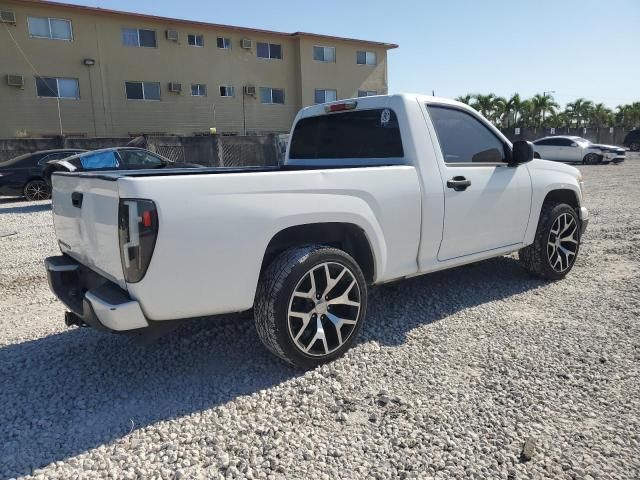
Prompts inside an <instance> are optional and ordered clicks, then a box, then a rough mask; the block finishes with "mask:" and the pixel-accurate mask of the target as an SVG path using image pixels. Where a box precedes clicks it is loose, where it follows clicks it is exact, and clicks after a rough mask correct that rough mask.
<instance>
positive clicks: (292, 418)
mask: <svg viewBox="0 0 640 480" xmlns="http://www.w3.org/2000/svg"><path fill="white" fill-rule="evenodd" d="M582 170H583V172H584V174H585V178H586V184H587V204H588V206H589V207H590V209H591V212H592V215H593V217H592V221H591V225H590V226H589V230H588V233H587V235H586V238H585V243H584V245H583V249H582V251H581V254H580V258H579V259H578V262H577V264H576V267H575V269H574V271H573V272H572V273H571V275H570V276H569V277H568V278H567V279H566V280H564V281H561V282H556V283H549V282H544V281H541V280H537V279H534V278H531V277H529V276H528V275H527V274H526V273H525V272H524V271H523V270H522V269H521V268H520V267H519V265H518V264H517V262H516V261H515V260H514V259H513V258H508V257H504V258H500V259H495V260H491V261H487V262H483V263H481V264H477V265H473V266H468V267H463V268H459V269H456V270H453V271H447V272H441V273H437V274H433V275H429V276H426V277H421V278H415V279H413V280H410V281H406V282H402V283H398V284H395V285H390V286H386V287H382V288H379V289H377V291H376V292H375V293H374V294H373V295H372V297H371V300H370V314H369V317H368V319H367V323H366V325H365V327H364V329H363V332H362V336H361V341H360V342H359V343H358V344H357V346H356V347H355V348H354V349H353V350H351V351H350V352H349V353H348V354H347V355H346V356H345V357H343V358H342V359H340V360H338V361H336V362H334V363H332V364H330V365H327V366H324V367H322V368H320V369H317V370H315V371H312V372H306V373H304V372H300V371H296V370H292V369H290V368H289V367H287V366H286V365H284V364H283V363H282V362H280V361H279V360H277V359H276V358H274V357H273V356H271V355H270V354H268V353H267V352H266V350H265V349H264V348H263V347H262V345H261V344H260V343H259V341H258V338H257V336H256V334H255V332H254V327H253V323H252V321H251V320H237V319H233V318H226V319H222V320H216V319H214V320H212V321H208V322H207V321H202V320H201V321H196V322H192V323H190V324H189V325H185V326H184V327H182V328H180V329H179V330H177V331H175V332H173V333H171V334H170V335H169V336H168V338H162V339H160V340H157V341H155V342H152V343H149V342H141V341H140V339H136V338H131V337H128V336H117V335H106V334H101V333H98V332H95V331H93V330H90V329H67V328H66V327H64V324H63V318H62V315H63V311H64V308H63V306H62V305H61V304H60V303H59V302H58V301H57V300H56V299H55V298H54V297H53V295H52V294H51V293H49V289H48V287H47V284H46V279H45V276H44V270H43V267H42V259H43V258H44V257H46V256H47V255H52V254H56V253H57V246H56V242H55V237H54V233H53V228H52V226H51V212H50V210H49V206H48V204H47V203H27V202H22V201H16V200H12V199H0V478H7V477H19V476H29V475H33V476H34V477H35V478H61V479H62V478H63V479H71V478H91V477H110V478H145V479H146V478H203V479H204V478H218V477H219V478H314V479H336V478H349V479H356V478H363V479H365V478H366V479H370V478H421V479H422V478H432V477H433V478H442V479H444V478H479V479H496V478H503V479H507V478H509V479H530V478H562V479H564V478H566V479H585V480H591V479H614V478H615V479H631V478H638V477H640V367H639V365H640V325H639V324H638V319H639V317H640V286H639V282H638V280H639V279H640V213H638V212H639V211H640V190H639V187H638V185H639V184H640V158H639V157H636V158H630V159H628V160H627V162H626V163H625V164H623V165H620V166H611V165H609V166H598V167H591V168H587V167H585V168H583V169H582ZM12 232H16V234H15V235H9V236H5V235H7V234H8V233H12ZM174 280H175V279H167V281H174Z"/></svg>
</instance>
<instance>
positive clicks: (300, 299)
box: [254, 245, 367, 369]
mask: <svg viewBox="0 0 640 480" xmlns="http://www.w3.org/2000/svg"><path fill="white" fill-rule="evenodd" d="M366 310H367V284H366V282H365V279H364V275H363V274H362V271H361V270H360V267H359V266H358V264H357V263H356V262H355V260H354V259H353V258H352V257H351V256H350V255H348V254H347V253H345V252H343V251H342V250H338V249H336V248H331V247H327V246H322V245H309V246H304V247H298V248H292V249H289V250H287V251H285V252H283V253H282V254H280V256H278V257H277V258H276V259H275V260H274V261H273V262H272V263H271V265H269V266H268V267H267V269H266V270H265V271H264V273H263V274H262V276H261V279H260V283H259V285H258V290H257V292H256V301H255V307H254V311H255V322H256V329H257V331H258V335H259V336H260V339H261V340H262V342H263V343H264V344H265V346H266V347H267V348H268V349H269V350H270V351H271V352H273V353H274V354H275V355H277V356H278V357H280V358H282V359H283V360H285V361H287V362H289V363H291V364H292V365H295V366H297V367H301V368H305V369H309V368H313V367H315V366H317V365H320V364H322V363H326V362H328V361H331V360H333V359H335V358H337V357H339V356H340V355H342V354H343V353H344V352H345V351H346V350H348V349H349V347H351V345H352V344H353V342H354V341H355V339H356V336H357V334H358V332H359V331H360V328H361V327H362V322H363V320H364V317H365V315H366Z"/></svg>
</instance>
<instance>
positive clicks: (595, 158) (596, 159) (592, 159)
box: [582, 153, 602, 165]
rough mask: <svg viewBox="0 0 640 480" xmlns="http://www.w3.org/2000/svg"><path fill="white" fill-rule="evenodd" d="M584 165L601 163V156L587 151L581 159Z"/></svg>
mask: <svg viewBox="0 0 640 480" xmlns="http://www.w3.org/2000/svg"><path fill="white" fill-rule="evenodd" d="M582 163H584V164H585V165H597V164H598V163H602V157H601V156H600V155H598V154H597V153H587V154H586V155H585V156H584V159H583V160H582Z"/></svg>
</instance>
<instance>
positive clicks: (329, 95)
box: [315, 88, 338, 103]
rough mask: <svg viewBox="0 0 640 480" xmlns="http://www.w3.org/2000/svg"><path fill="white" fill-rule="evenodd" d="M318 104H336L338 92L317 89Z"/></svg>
mask: <svg viewBox="0 0 640 480" xmlns="http://www.w3.org/2000/svg"><path fill="white" fill-rule="evenodd" d="M315 99H316V103H327V102H335V101H336V100H337V99H338V91H337V90H321V89H318V88H316V95H315Z"/></svg>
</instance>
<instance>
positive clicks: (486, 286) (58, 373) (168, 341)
mask: <svg viewBox="0 0 640 480" xmlns="http://www.w3.org/2000/svg"><path fill="white" fill-rule="evenodd" d="M541 285H544V282H542V281H538V280H536V279H532V278H531V277H530V276H528V275H527V274H526V273H525V272H524V271H523V270H522V269H521V268H520V267H519V266H518V265H517V262H516V261H515V260H513V259H510V258H499V259H494V260H490V261H486V262H483V263H480V264H476V265H471V266H467V267H461V268H458V269H455V270H450V271H446V272H439V273H435V274H432V275H429V276H425V277H419V278H415V279H412V280H408V281H405V282H401V283H397V284H393V285H388V286H384V287H381V288H379V289H377V290H376V291H375V292H374V293H373V294H372V296H371V300H370V304H369V316H368V319H367V324H366V325H365V328H364V329H363V335H362V337H363V338H362V340H361V342H366V341H370V340H376V341H378V342H380V343H384V344H388V345H396V344H400V343H402V342H404V341H405V337H406V334H407V333H408V332H409V331H410V330H412V329H413V328H415V327H417V326H419V325H425V324H430V323H433V322H435V321H437V320H440V319H442V318H445V317H447V316H448V315H451V314H453V313H456V312H458V311H461V310H463V309H467V308H471V307H474V306H476V305H479V304H482V303H485V302H490V301H494V300H499V299H502V298H505V297H509V296H511V295H515V294H518V293H521V292H524V291H527V290H531V289H533V288H537V287H539V286H541ZM60 321H62V309H60ZM299 375H301V372H300V371H296V370H294V369H291V368H289V367H288V366H286V365H285V364H284V363H283V362H281V361H279V360H278V359H276V358H275V357H273V356H272V355H271V354H269V353H268V352H267V351H266V349H265V348H263V347H262V345H261V344H260V342H259V340H258V338H257V335H256V334H255V330H254V326H253V321H251V320H241V319H238V318H231V319H229V318H226V319H222V320H220V321H218V320H217V319H214V320H207V319H204V320H197V321H193V322H189V324H188V325H184V326H181V327H180V328H178V329H177V330H175V331H173V332H171V333H170V334H169V335H168V336H167V337H165V338H161V339H159V340H157V341H156V342H154V343H151V344H148V345H140V342H137V341H136V339H135V338H132V337H129V336H118V335H105V334H101V333H98V332H95V331H93V330H90V329H74V330H68V331H66V332H64V333H60V334H56V335H50V336H48V337H44V338H41V339H38V340H33V341H29V342H25V343H21V344H16V345H9V346H6V347H4V348H2V349H0V406H1V408H0V439H1V441H0V478H4V477H11V476H19V475H25V474H29V473H31V472H32V470H33V469H35V468H38V467H41V466H44V465H46V464H48V463H51V462H54V461H58V460H64V459H67V458H69V457H72V456H75V455H78V454H80V453H82V452H85V451H87V450H89V449H92V448H95V447H98V446H100V445H104V444H108V443H110V442H112V441H116V440H118V439H120V438H121V437H123V436H125V435H127V434H128V433H129V432H131V431H132V430H134V429H139V428H144V427H145V426H147V425H150V424H153V423H155V422H158V421H162V420H169V419H173V418H176V417H180V416H184V415H189V414H192V413H197V412H199V411H202V410H205V409H209V408H212V407H215V406H216V405H220V404H224V403H226V402H229V401H230V400H233V399H234V398H236V397H238V396H240V395H245V394H251V393H254V392H257V391H259V390H262V389H268V388H270V387H272V386H275V385H278V384H280V383H282V382H284V381H286V380H288V379H290V378H292V377H295V376H299Z"/></svg>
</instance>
